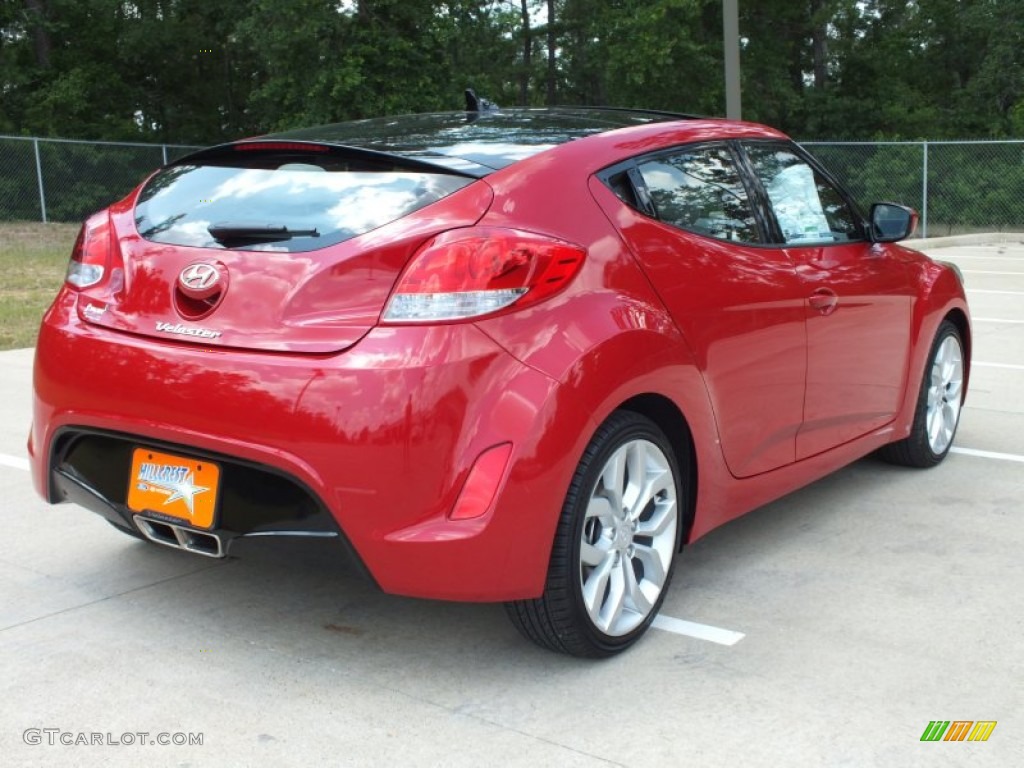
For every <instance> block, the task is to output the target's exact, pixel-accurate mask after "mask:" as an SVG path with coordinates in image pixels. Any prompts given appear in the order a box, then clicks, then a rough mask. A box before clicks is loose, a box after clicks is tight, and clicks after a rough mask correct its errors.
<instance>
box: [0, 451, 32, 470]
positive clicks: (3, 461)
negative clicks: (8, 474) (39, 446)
mask: <svg viewBox="0 0 1024 768" xmlns="http://www.w3.org/2000/svg"><path fill="white" fill-rule="evenodd" d="M0 467H13V468H14V469H23V470H25V471H26V472H28V459H23V458H22V457H21V456H8V455H7V454H6V453H0Z"/></svg>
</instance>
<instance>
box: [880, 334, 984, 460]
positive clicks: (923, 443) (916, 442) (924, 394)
mask: <svg viewBox="0 0 1024 768" xmlns="http://www.w3.org/2000/svg"><path fill="white" fill-rule="evenodd" d="M949 338H952V339H954V340H955V342H956V345H957V347H958V348H959V354H960V360H961V361H963V360H964V353H963V349H964V344H963V339H961V338H960V331H959V330H958V329H957V327H956V326H955V325H954V324H953V323H951V322H950V321H949V320H943V321H942V324H941V325H940V326H939V330H938V331H937V332H936V333H935V340H934V341H933V342H932V348H931V351H930V352H929V353H928V362H927V363H925V366H924V374H923V375H922V377H921V384H920V387H919V389H918V395H917V408H916V409H915V410H914V423H913V425H912V426H911V428H910V434H909V435H908V436H907V437H905V438H904V439H903V440H899V441H897V442H895V443H890V444H889V445H886V446H883V447H882V448H880V449H879V451H878V455H879V456H880V457H881V458H882V459H884V460H885V461H888V462H889V463H891V464H899V465H901V466H905V467H918V468H921V469H926V468H928V467H934V466H935V465H936V464H938V463H939V462H941V461H942V460H943V459H944V458H946V454H948V453H949V449H950V447H951V446H952V445H953V437H954V436H955V435H956V428H957V426H958V425H959V423H960V409H959V407H958V408H957V410H956V417H955V423H954V425H953V436H951V437H950V438H949V442H948V444H946V446H945V447H944V448H942V449H941V450H939V451H937V452H936V451H935V450H933V448H932V445H931V442H930V441H929V439H928V390H929V385H930V384H931V381H932V369H933V368H934V367H935V362H936V357H937V356H938V354H939V350H940V349H941V348H942V345H943V344H944V343H945V342H946V340H947V339H949ZM958 397H959V401H960V402H959V405H961V406H962V405H963V387H962V386H961V387H960V391H959V393H958Z"/></svg>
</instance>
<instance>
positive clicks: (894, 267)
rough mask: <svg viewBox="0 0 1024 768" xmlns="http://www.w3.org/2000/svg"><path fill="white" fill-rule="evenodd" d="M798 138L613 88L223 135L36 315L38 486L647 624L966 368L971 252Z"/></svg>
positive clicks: (549, 638)
mask: <svg viewBox="0 0 1024 768" xmlns="http://www.w3.org/2000/svg"><path fill="white" fill-rule="evenodd" d="M915 223H916V215H915V214H914V213H913V212H912V211H911V210H909V209H907V208H903V207H901V206H897V205H894V204H890V203H880V204H876V205H874V206H872V208H871V211H870V213H869V214H868V215H866V216H865V215H864V214H863V213H862V212H861V209H860V208H858V206H857V204H856V203H855V202H854V201H853V200H852V199H851V198H850V196H849V195H848V194H847V193H846V192H845V191H844V190H843V189H842V188H841V186H840V185H839V184H837V183H836V182H835V180H834V179H832V178H831V177H830V176H829V174H828V173H827V172H826V171H825V170H824V169H823V168H822V167H821V166H820V165H818V164H817V163H816V162H815V160H814V159H813V158H811V157H810V156H809V155H807V153H806V152H804V151H803V150H802V149H801V148H800V147H798V146H796V145H795V144H794V143H792V142H791V141H790V140H788V139H787V138H786V137H785V136H784V135H783V134H781V133H779V132H777V131H775V130H772V129H770V128H766V127H764V126H760V125H753V124H749V123H739V122H728V121H724V120H705V119H680V116H672V115H666V114H662V113H656V112H643V111H626V110H611V109H568V108H565V109H562V108H556V109H539V110H496V111H488V112H483V113H476V112H467V113H463V112H458V113H449V114H433V115H414V116H405V117H398V118H392V119H378V120H366V121H360V122H355V123H347V124H340V125H331V126H324V127H320V128H311V129H307V130H299V131H292V132H288V133H282V134H278V135H274V136H267V137H261V138H257V139H251V140H246V141H239V142H234V143H231V144H225V145H222V146H216V147H212V148H210V149H205V150H202V151H200V152H196V153H195V154H192V155H189V156H188V157H185V158H182V159H180V160H178V161H176V162H174V163H171V164H170V165H168V166H166V167H164V168H162V169H160V170H159V171H157V172H156V173H154V174H153V175H152V176H151V177H150V178H149V179H147V180H146V181H145V182H144V183H142V184H141V185H140V186H139V187H138V188H137V189H135V190H134V191H133V192H131V193H130V194H129V195H128V197H126V198H125V199H124V200H122V201H120V202H118V203H115V204H114V205H112V206H110V207H109V208H108V209H106V210H104V211H101V212H100V213H97V214H96V215H94V216H92V217H91V218H89V219H88V221H86V222H85V224H84V226H83V227H82V231H81V234H80V235H79V237H78V241H77V243H76V244H75V248H74V252H73V254H72V256H71V263H70V267H69V270H68V276H67V283H66V284H65V286H64V287H63V289H62V290H61V291H60V294H59V295H58V296H57V298H56V301H55V302H54V304H53V306H52V307H51V308H50V310H49V311H48V312H47V314H46V316H45V317H44V319H43V323H42V329H41V331H40V336H39V342H38V348H37V351H36V362H35V382H34V386H35V410H34V421H33V426H32V430H31V436H30V439H29V452H30V454H31V457H32V465H33V476H34V480H35V483H36V487H37V489H38V491H39V493H40V494H41V495H42V496H43V498H45V499H46V500H48V501H50V502H60V501H65V500H67V501H73V502H76V503H78V504H80V505H81V506H84V507H86V508H88V509H91V510H92V511H94V512H97V513H99V514H101V515H103V516H104V517H105V518H107V519H108V520H109V521H110V522H111V523H112V524H113V525H114V526H115V527H117V528H119V529H120V530H122V531H123V532H125V533H129V534H132V535H134V536H136V537H140V538H144V539H147V540H150V541H153V542H157V543H159V544H164V545H167V546H171V547H177V548H179V549H184V550H188V551H191V552H194V553H198V554H201V555H208V556H212V557H224V556H226V555H227V554H228V553H229V552H231V551H233V550H234V549H235V547H236V546H237V545H238V544H239V543H240V542H243V541H244V540H245V539H247V538H249V537H254V536H268V535H278V536H305V537H330V538H333V539H336V540H337V541H338V542H339V544H340V545H342V547H343V548H344V549H347V550H348V552H349V554H351V555H352V556H354V557H355V558H356V559H357V561H358V562H359V563H361V564H362V566H363V567H364V568H365V571H366V572H367V574H368V575H369V577H370V578H372V579H373V580H374V582H375V583H376V584H377V585H379V586H380V588H381V589H383V590H384V591H386V592H390V593H395V594H402V595H413V596H421V597H428V598H444V599H450V600H470V601H503V602H505V603H507V606H508V613H509V616H510V617H511V618H512V621H513V622H514V623H515V624H516V626H517V627H518V628H519V629H520V630H521V631H522V633H523V634H524V635H525V636H526V637H528V638H529V639H531V640H533V641H535V642H537V643H539V644H541V645H543V646H546V647H548V648H551V649H554V650H557V651H563V652H568V653H571V654H576V655H581V656H605V655H609V654H612V653H615V652H617V651H620V650H622V649H624V648H626V647H628V646H629V645H630V644H632V643H633V642H634V641H636V640H637V639H638V638H639V637H640V636H641V635H642V634H643V633H644V631H645V630H646V629H647V628H648V626H649V625H650V623H651V621H652V620H653V618H654V617H655V615H656V614H657V612H658V609H659V607H660V605H661V603H662V601H663V599H664V597H665V592H666V589H667V588H668V585H669V581H670V578H671V575H672V570H673V566H674V564H675V561H676V559H677V557H676V555H677V553H678V552H679V550H680V548H681V546H682V545H683V544H685V543H687V542H691V541H693V540H695V539H697V538H698V537H700V536H702V535H704V534H705V533H707V532H708V531H710V530H711V529H713V528H715V527H716V526H719V525H722V524H723V523H725V522H726V521H728V520H731V519H733V518H735V517H737V516H738V515H741V514H743V513H744V512H746V511H748V510H750V509H752V508H754V507H757V506H759V505H762V504H765V503H766V502H769V501H771V500H773V499H776V498H778V497H779V496H782V495H783V494H785V493H787V492H789V491H791V490H793V489H796V488H799V487H800V486H803V485H806V484H807V483H810V482H811V481H813V480H815V479H817V478H820V477H821V476H822V475H824V474H826V473H828V472H831V471H833V470H835V469H837V468H839V467H842V466H843V465H845V464H848V463H850V462H852V461H854V460H855V459H858V458H860V457H862V456H864V455H866V454H868V453H871V452H872V451H876V450H879V449H880V450H881V453H882V455H883V456H885V457H888V458H889V459H891V460H894V461H897V462H900V463H903V464H908V465H913V466H918V467H927V466H931V465H934V464H937V463H938V462H940V461H941V460H942V459H943V458H944V457H945V455H946V453H947V452H948V450H949V448H950V445H951V443H952V440H953V435H954V432H955V430H956V427H957V421H958V417H959V414H960V408H961V405H962V402H963V398H964V395H965V392H966V385H967V377H968V371H969V365H968V361H969V357H970V345H971V331H970V321H969V315H968V308H967V303H966V301H965V297H964V290H963V286H962V284H961V279H960V277H959V275H958V273H957V271H956V269H955V268H953V267H951V266H949V265H944V264H942V263H939V262H936V261H933V260H931V259H929V258H928V257H927V256H924V255H922V254H920V253H917V252H915V251H912V250H908V249H906V248H903V247H900V246H898V245H895V244H894V243H895V241H897V240H900V239H902V238H905V237H907V236H909V235H910V234H911V233H912V231H913V228H914V225H915Z"/></svg>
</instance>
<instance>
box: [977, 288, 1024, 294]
mask: <svg viewBox="0 0 1024 768" xmlns="http://www.w3.org/2000/svg"><path fill="white" fill-rule="evenodd" d="M967 292H968V293H989V294H994V295H999V296H1024V291H990V290H988V289H986V288H968V289H967Z"/></svg>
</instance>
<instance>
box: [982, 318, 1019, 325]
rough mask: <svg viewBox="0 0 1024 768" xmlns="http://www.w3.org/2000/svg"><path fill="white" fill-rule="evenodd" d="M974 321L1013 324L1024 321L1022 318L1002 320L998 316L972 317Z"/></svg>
mask: <svg viewBox="0 0 1024 768" xmlns="http://www.w3.org/2000/svg"><path fill="white" fill-rule="evenodd" d="M971 322H974V323H1012V324H1014V325H1017V324H1020V323H1024V320H1002V319H1000V318H998V317H972V318H971Z"/></svg>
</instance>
